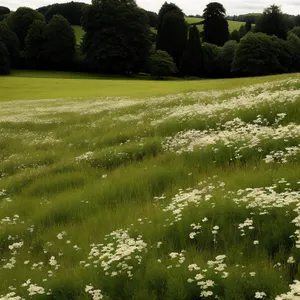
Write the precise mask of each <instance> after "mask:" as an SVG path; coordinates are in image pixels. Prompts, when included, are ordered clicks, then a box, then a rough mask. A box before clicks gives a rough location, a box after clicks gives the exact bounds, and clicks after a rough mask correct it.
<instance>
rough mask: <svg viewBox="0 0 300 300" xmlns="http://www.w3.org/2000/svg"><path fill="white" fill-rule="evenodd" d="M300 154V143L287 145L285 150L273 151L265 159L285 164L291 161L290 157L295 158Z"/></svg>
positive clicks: (268, 161)
mask: <svg viewBox="0 0 300 300" xmlns="http://www.w3.org/2000/svg"><path fill="white" fill-rule="evenodd" d="M299 154H300V145H298V146H293V147H286V148H285V149H284V150H281V151H271V152H270V154H268V155H267V156H266V157H265V158H264V161H265V162H266V163H279V164H284V163H287V162H289V158H291V157H292V158H295V157H297V156H298V155H299Z"/></svg>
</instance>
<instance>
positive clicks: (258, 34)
mask: <svg viewBox="0 0 300 300" xmlns="http://www.w3.org/2000/svg"><path fill="white" fill-rule="evenodd" d="M1 16H2V19H3V21H2V22H0V73H1V74H8V73H9V72H10V68H30V69H49V70H73V71H89V72H99V73H105V74H122V75H129V74H133V73H141V72H142V73H147V74H151V75H152V76H155V77H163V76H180V77H203V78H204V77H207V78H224V77H234V76H253V75H266V74H276V73H285V72H298V71H300V27H299V26H295V25H298V23H296V21H297V17H295V18H294V19H293V20H294V21H293V22H291V18H289V17H287V15H285V14H283V13H282V11H281V10H280V8H279V7H278V6H276V5H272V6H270V7H268V8H266V9H265V10H264V11H263V13H262V14H259V15H256V19H255V24H253V19H248V20H247V22H246V23H245V25H242V26H241V28H240V29H239V30H234V31H233V32H231V33H230V32H229V26H228V21H227V16H226V10H225V8H224V6H223V5H222V4H220V3H218V2H211V3H209V4H208V5H207V6H206V8H205V9H204V12H203V15H202V17H203V21H201V22H200V23H199V24H198V25H200V24H202V25H203V31H202V32H199V30H198V28H197V26H196V25H197V24H194V25H189V24H187V22H186V21H185V15H184V13H183V11H182V10H181V9H180V8H179V7H178V6H177V5H175V4H174V3H167V2H166V3H164V4H163V6H162V7H161V9H160V11H159V13H158V15H157V14H155V13H153V12H148V11H145V10H143V9H141V8H140V7H138V5H137V4H136V2H135V1H134V0H126V1H123V0H93V1H92V5H87V4H84V3H76V2H70V3H67V4H55V5H50V6H45V7H41V8H39V9H38V10H33V9H30V8H26V7H20V8H19V9H17V10H16V11H15V12H13V13H12V12H10V11H9V9H7V8H4V7H0V20H1ZM3 16H4V17H3ZM295 20H296V21H295ZM71 24H72V25H78V24H81V25H82V27H83V29H84V31H85V35H84V37H83V40H82V43H81V45H80V46H77V45H76V39H75V33H74V30H73V28H72V26H71ZM150 27H155V28H156V30H157V34H156V33H154V32H153V30H152V31H151V30H150Z"/></svg>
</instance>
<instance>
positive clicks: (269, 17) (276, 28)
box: [255, 5, 288, 39]
mask: <svg viewBox="0 0 300 300" xmlns="http://www.w3.org/2000/svg"><path fill="white" fill-rule="evenodd" d="M255 32H262V33H266V34H268V35H276V36H277V37H279V38H282V39H286V37H287V32H288V24H287V18H286V17H285V16H284V15H283V13H282V12H281V9H280V7H279V6H276V5H271V6H270V7H268V8H266V9H265V10H264V12H263V14H262V15H261V16H260V17H259V18H258V19H257V21H256V25H255Z"/></svg>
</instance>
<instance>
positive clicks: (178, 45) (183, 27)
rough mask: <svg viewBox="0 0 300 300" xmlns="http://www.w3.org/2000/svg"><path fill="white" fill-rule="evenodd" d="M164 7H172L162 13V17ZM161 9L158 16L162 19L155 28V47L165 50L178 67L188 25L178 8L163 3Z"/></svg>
mask: <svg viewBox="0 0 300 300" xmlns="http://www.w3.org/2000/svg"><path fill="white" fill-rule="evenodd" d="M166 7H172V9H170V10H169V11H168V12H166V13H164V14H163V17H162V13H161V11H162V10H164V11H166ZM161 11H160V13H159V18H162V19H161V23H160V25H159V27H158V30H157V42H156V49H157V50H163V51H167V52H168V53H169V54H170V55H171V56H172V57H173V59H174V61H175V63H176V65H177V67H179V66H180V63H181V59H182V55H183V52H184V49H185V45H186V41H187V33H188V27H187V24H186V22H185V19H184V16H183V14H182V11H181V10H180V9H179V8H177V9H175V8H174V5H173V4H172V5H171V6H170V4H167V5H166V4H164V6H163V7H162V9H161Z"/></svg>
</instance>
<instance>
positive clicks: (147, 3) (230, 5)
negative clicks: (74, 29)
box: [0, 0, 300, 15]
mask: <svg viewBox="0 0 300 300" xmlns="http://www.w3.org/2000/svg"><path fill="white" fill-rule="evenodd" d="M70 1H71V0H25V1H24V0H23V1H22V0H1V2H0V5H1V6H7V7H9V8H10V9H12V10H15V9H17V8H18V7H20V6H28V7H32V8H38V7H40V6H44V5H49V4H53V3H64V2H70ZM74 1H80V2H86V3H91V1H89V0H74ZM136 2H137V3H138V5H139V6H140V7H142V8H144V9H147V10H151V11H154V12H158V10H159V9H160V7H161V6H162V5H163V3H164V2H165V0H137V1H136ZM168 2H173V3H175V4H177V5H178V6H179V7H180V8H181V9H182V10H183V12H184V13H185V14H187V15H196V14H199V15H201V14H202V13H203V9H204V8H205V7H206V5H207V4H208V3H209V2H220V3H222V4H223V5H224V7H225V8H226V10H227V14H228V15H238V14H244V13H250V12H262V11H263V9H264V8H266V7H268V6H270V5H272V4H276V5H280V6H281V9H282V11H283V12H284V13H288V14H292V15H298V14H300V1H299V0H280V2H276V1H275V0H256V1H251V0H246V1H243V0H222V1H218V0H214V1H199V0H173V1H172V0H171V1H168Z"/></svg>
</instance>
